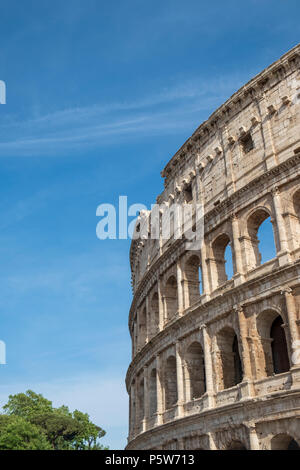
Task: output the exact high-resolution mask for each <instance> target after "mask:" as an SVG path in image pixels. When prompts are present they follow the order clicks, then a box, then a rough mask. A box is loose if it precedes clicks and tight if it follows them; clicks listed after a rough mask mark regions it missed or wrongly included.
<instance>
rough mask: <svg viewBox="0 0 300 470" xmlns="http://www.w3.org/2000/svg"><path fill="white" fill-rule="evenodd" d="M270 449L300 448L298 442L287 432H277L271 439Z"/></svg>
mask: <svg viewBox="0 0 300 470" xmlns="http://www.w3.org/2000/svg"><path fill="white" fill-rule="evenodd" d="M271 450H300V447H299V444H298V442H297V441H296V440H295V439H294V438H293V437H291V436H289V435H288V434H278V435H277V436H275V437H273V438H272V440H271Z"/></svg>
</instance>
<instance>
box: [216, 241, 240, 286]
mask: <svg viewBox="0 0 300 470" xmlns="http://www.w3.org/2000/svg"><path fill="white" fill-rule="evenodd" d="M227 247H228V248H227ZM225 251H226V254H227V255H228V252H229V251H230V254H231V257H230V258H231V259H230V258H229V259H228V256H227V260H226V259H225ZM212 255H213V258H212V260H211V263H212V282H213V288H217V287H218V286H220V285H222V284H224V282H226V281H227V280H228V274H229V271H231V270H230V269H227V270H226V261H227V264H230V263H232V265H233V257H232V250H231V241H230V238H229V236H228V235H227V234H226V233H222V234H221V235H219V236H218V237H217V238H216V239H215V240H214V242H213V243H212ZM232 271H235V269H234V268H233V269H232Z"/></svg>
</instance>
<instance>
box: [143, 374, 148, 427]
mask: <svg viewBox="0 0 300 470" xmlns="http://www.w3.org/2000/svg"><path fill="white" fill-rule="evenodd" d="M148 420H149V390H148V367H146V366H145V367H144V419H143V431H144V432H145V431H147V424H148Z"/></svg>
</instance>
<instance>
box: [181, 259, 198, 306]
mask: <svg viewBox="0 0 300 470" xmlns="http://www.w3.org/2000/svg"><path fill="white" fill-rule="evenodd" d="M184 275H185V280H186V282H187V292H188V306H190V305H193V304H194V303H196V302H198V300H199V298H200V293H201V292H202V290H201V286H202V270H201V262H200V258H199V256H197V255H192V256H190V257H189V259H188V260H187V262H186V263H185V269H184Z"/></svg>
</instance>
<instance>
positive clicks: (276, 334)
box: [271, 315, 290, 374]
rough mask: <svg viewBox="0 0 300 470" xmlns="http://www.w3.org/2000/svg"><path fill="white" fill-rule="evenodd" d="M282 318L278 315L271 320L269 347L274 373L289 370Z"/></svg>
mask: <svg viewBox="0 0 300 470" xmlns="http://www.w3.org/2000/svg"><path fill="white" fill-rule="evenodd" d="M282 325H283V320H282V318H281V316H280V315H278V317H277V318H276V319H275V320H274V321H273V323H272V326H271V339H272V343H271V347H272V359H273V368H274V374H281V373H282V372H287V371H288V370H290V362H289V356H288V350H287V344H286V339H285V332H284V329H283V327H282Z"/></svg>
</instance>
